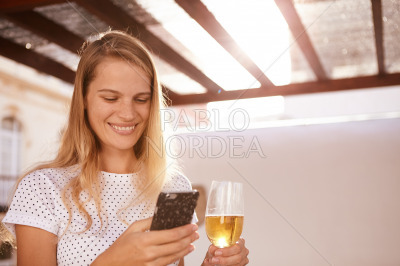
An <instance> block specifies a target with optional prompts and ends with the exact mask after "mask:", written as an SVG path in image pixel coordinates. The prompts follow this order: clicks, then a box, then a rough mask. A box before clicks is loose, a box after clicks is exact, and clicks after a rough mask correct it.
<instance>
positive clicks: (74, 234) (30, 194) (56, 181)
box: [2, 167, 192, 266]
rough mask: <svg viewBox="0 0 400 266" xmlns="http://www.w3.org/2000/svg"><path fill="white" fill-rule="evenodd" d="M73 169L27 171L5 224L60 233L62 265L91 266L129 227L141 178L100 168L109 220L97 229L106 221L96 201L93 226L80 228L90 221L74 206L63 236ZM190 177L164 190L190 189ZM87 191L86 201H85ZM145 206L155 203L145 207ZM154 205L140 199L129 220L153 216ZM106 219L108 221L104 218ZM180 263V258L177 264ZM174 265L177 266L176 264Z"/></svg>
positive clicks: (89, 208) (90, 209) (92, 209)
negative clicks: (65, 199)
mask: <svg viewBox="0 0 400 266" xmlns="http://www.w3.org/2000/svg"><path fill="white" fill-rule="evenodd" d="M71 169H72V168H71V167H69V168H60V169H54V168H48V169H42V170H38V171H35V172H32V173H31V174H29V175H27V176H26V177H25V178H24V179H23V180H22V181H21V183H20V184H19V186H18V189H17V191H16V193H15V195H14V198H13V201H12V203H11V205H10V208H9V211H8V212H7V214H6V216H5V217H4V219H3V221H2V222H3V223H4V225H5V226H6V227H7V228H8V229H9V230H10V232H11V233H13V234H14V236H15V224H21V225H28V226H33V227H37V228H41V229H44V230H46V231H48V232H51V233H53V234H55V235H57V236H58V240H59V242H58V245H57V264H58V265H59V266H63V265H79V266H81V265H89V264H90V263H92V262H93V261H94V260H95V258H96V257H97V256H98V255H99V254H101V253H103V252H104V251H105V250H106V249H107V248H108V247H109V246H111V244H113V243H114V241H115V240H116V239H117V238H118V237H119V236H120V235H121V234H122V233H123V232H124V231H125V230H126V229H127V228H128V226H127V225H126V224H125V223H124V222H123V221H122V219H121V214H120V213H117V212H118V211H119V210H121V209H125V208H126V207H127V205H128V204H129V203H130V202H132V200H133V199H134V198H135V197H136V196H137V195H138V191H137V190H136V189H135V184H138V183H137V182H140V181H139V180H138V179H139V178H138V175H137V174H113V173H106V172H101V174H100V175H101V176H100V180H101V185H102V186H103V190H102V194H101V197H102V198H101V199H102V206H103V207H102V208H103V213H105V214H106V215H103V216H104V217H105V216H107V218H108V222H107V224H105V225H104V226H103V228H102V230H101V232H100V233H98V231H99V229H100V227H101V222H100V219H99V217H98V215H97V210H96V207H95V204H94V202H93V201H89V202H88V203H86V204H85V207H86V210H87V211H88V212H89V214H90V215H91V217H92V220H93V224H92V227H91V228H90V229H89V230H87V231H86V232H84V233H78V232H81V231H82V230H83V229H84V228H85V225H86V220H85V219H84V216H83V214H81V213H79V212H78V211H77V208H75V209H74V208H73V214H72V220H71V225H70V226H69V227H68V230H67V231H66V232H65V234H64V235H63V233H64V231H65V228H66V225H67V223H68V212H67V209H66V208H65V206H64V204H63V202H62V199H61V194H62V189H63V187H64V186H65V185H66V184H67V183H68V182H69V181H70V180H71V179H72V178H73V177H74V176H76V173H77V172H73V171H71ZM191 189H192V188H191V185H190V182H189V180H188V179H187V178H186V177H184V176H182V175H179V176H175V177H173V178H171V179H170V180H168V181H167V182H166V184H165V185H164V188H163V191H166V192H167V191H187V190H191ZM85 198H86V196H85V193H84V192H82V193H81V199H83V200H85ZM146 204H152V205H151V207H150V208H145V206H146ZM153 210H154V203H149V202H147V203H141V204H137V205H134V206H132V207H129V208H126V210H125V211H124V214H126V215H123V217H126V218H125V219H126V222H128V223H129V224H131V223H133V222H135V221H137V220H141V219H144V218H148V217H150V216H152V215H153ZM103 221H107V220H106V218H103ZM177 263H178V262H176V265H177ZM172 265H175V264H172Z"/></svg>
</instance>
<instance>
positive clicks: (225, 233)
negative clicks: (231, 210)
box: [206, 216, 243, 248]
mask: <svg viewBox="0 0 400 266" xmlns="http://www.w3.org/2000/svg"><path fill="white" fill-rule="evenodd" d="M242 229H243V216H206V232H207V236H208V239H210V241H211V243H213V245H214V246H216V247H220V248H224V247H229V246H232V245H234V244H235V243H236V241H238V240H239V238H240V235H241V234H242Z"/></svg>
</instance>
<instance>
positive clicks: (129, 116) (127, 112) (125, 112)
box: [118, 101, 136, 121]
mask: <svg viewBox="0 0 400 266" xmlns="http://www.w3.org/2000/svg"><path fill="white" fill-rule="evenodd" d="M118 116H119V117H120V118H122V119H123V120H124V121H132V120H133V119H134V118H135V116H136V111H135V107H134V104H133V102H132V101H123V102H121V103H120V105H119V107H118Z"/></svg>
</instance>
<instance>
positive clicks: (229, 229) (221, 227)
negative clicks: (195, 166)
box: [206, 181, 244, 248]
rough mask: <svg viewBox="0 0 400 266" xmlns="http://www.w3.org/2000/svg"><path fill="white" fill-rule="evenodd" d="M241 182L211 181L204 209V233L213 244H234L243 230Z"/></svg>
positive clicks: (222, 246) (218, 245)
mask: <svg viewBox="0 0 400 266" xmlns="http://www.w3.org/2000/svg"><path fill="white" fill-rule="evenodd" d="M243 217H244V199H243V184H242V183H236V182H230V181H222V182H220V181H212V184H211V189H210V193H209V195H208V201H207V209H206V233H207V236H208V239H209V240H210V241H211V243H213V245H214V246H216V247H220V248H224V247H229V246H232V245H234V244H235V243H236V242H237V241H238V240H239V238H240V235H241V234H242V230H243Z"/></svg>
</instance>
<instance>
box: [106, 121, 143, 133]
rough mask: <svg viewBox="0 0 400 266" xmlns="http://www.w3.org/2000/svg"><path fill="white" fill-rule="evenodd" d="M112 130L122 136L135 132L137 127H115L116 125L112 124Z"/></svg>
mask: <svg viewBox="0 0 400 266" xmlns="http://www.w3.org/2000/svg"><path fill="white" fill-rule="evenodd" d="M109 125H110V126H111V128H113V129H114V131H116V132H118V133H122V134H129V133H131V132H133V130H134V129H135V127H136V125H126V126H122V125H115V124H110V123H109Z"/></svg>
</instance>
